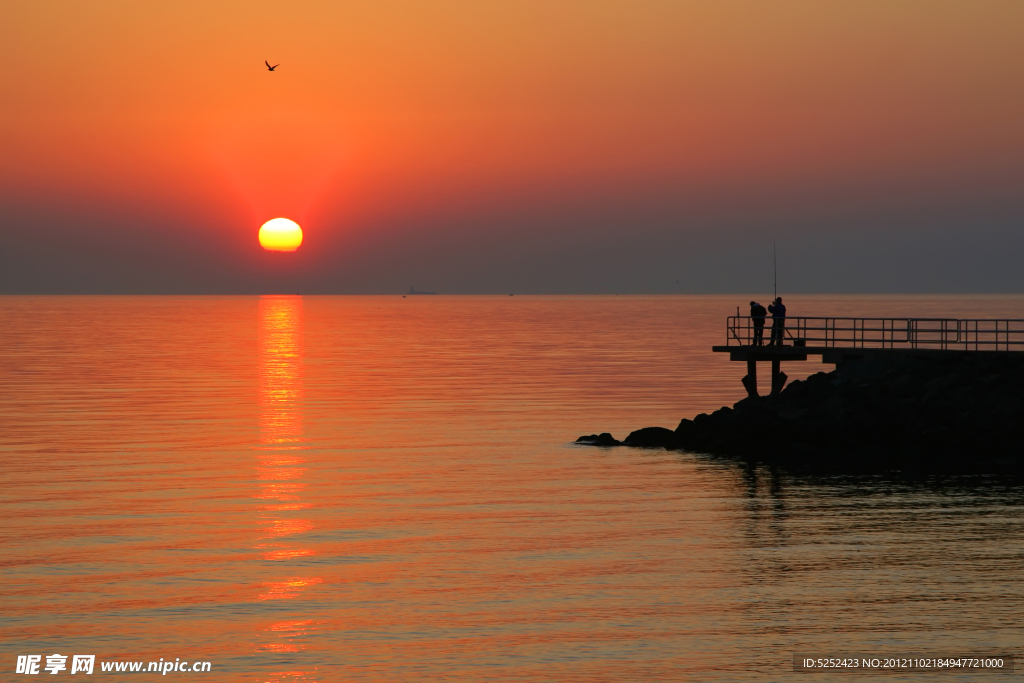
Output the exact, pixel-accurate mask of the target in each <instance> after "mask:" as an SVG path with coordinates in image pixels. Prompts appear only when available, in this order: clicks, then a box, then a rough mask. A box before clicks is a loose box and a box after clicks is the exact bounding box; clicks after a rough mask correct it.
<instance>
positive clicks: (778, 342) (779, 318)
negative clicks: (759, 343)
mask: <svg viewBox="0 0 1024 683" xmlns="http://www.w3.org/2000/svg"><path fill="white" fill-rule="evenodd" d="M768 312H769V313H771V314H772V338H771V341H769V342H768V346H782V337H783V333H784V332H785V327H786V307H785V305H783V303H782V297H781V296H779V297H776V298H775V302H774V303H771V304H769V305H768Z"/></svg>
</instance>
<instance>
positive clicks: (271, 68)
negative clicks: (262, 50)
mask: <svg viewBox="0 0 1024 683" xmlns="http://www.w3.org/2000/svg"><path fill="white" fill-rule="evenodd" d="M263 63H264V64H266V65H267V70H268V71H273V70H274V69H276V68H277V67H279V66H281V65H280V64H275V65H274V66H270V62H268V61H267V60H265V59H264V60H263Z"/></svg>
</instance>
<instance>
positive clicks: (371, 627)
mask: <svg viewBox="0 0 1024 683" xmlns="http://www.w3.org/2000/svg"><path fill="white" fill-rule="evenodd" d="M751 298H754V297H752V296H750V295H746V296H564V297H562V296H465V297H458V296H440V295H439V296H405V297H403V296H401V295H396V296H251V297H245V296H238V297H218V296H38V297H37V296H5V297H0V320H2V327H0V330H2V332H0V335H2V336H0V458H2V461H0V462H2V468H3V470H2V471H3V476H2V481H3V484H2V486H0V680H12V681H15V680H36V679H34V678H28V679H26V678H25V675H26V674H25V673H18V671H19V667H20V668H21V669H22V670H27V669H30V668H31V667H32V666H33V662H35V666H36V667H37V668H38V670H39V674H38V675H40V676H45V677H46V678H47V680H50V679H51V676H53V677H54V678H52V680H64V679H65V677H71V678H77V679H78V680H88V679H89V678H90V676H96V677H99V678H101V679H102V678H106V677H110V676H114V677H115V678H116V677H117V676H118V674H119V673H120V675H121V676H128V677H129V678H130V679H133V680H136V679H137V680H155V679H157V678H159V679H161V680H169V681H170V680H175V679H179V680H180V679H187V680H192V681H218V682H221V681H253V682H262V683H278V682H280V683H284V682H299V681H711V682H715V681H788V680H793V679H794V678H796V679H797V680H809V681H833V680H834V681H839V680H842V681H847V680H851V676H852V675H854V674H852V673H851V672H850V670H849V669H848V668H846V669H843V668H839V669H831V668H828V669H819V670H817V671H815V672H812V673H806V672H800V673H796V672H795V671H794V661H796V660H797V659H799V660H801V661H802V660H804V659H812V660H817V659H821V660H822V661H825V660H829V659H832V660H846V661H847V662H849V661H850V660H851V659H852V660H855V661H857V662H858V663H860V662H864V661H865V658H866V659H867V660H868V661H870V659H874V658H892V659H904V658H906V659H911V658H919V659H922V660H924V659H928V660H929V661H936V660H943V661H946V664H947V665H944V667H943V668H941V670H940V669H935V670H933V671H932V672H931V673H914V672H910V671H902V672H901V671H887V672H878V671H876V672H875V673H873V674H872V675H871V676H870V677H872V678H873V679H875V680H878V679H884V680H915V681H917V680H943V681H947V680H948V681H968V680H970V681H973V680H980V681H982V680H983V681H987V680H1003V679H1006V678H1007V676H1006V675H1005V674H1003V673H994V672H991V671H983V670H980V669H972V668H966V667H965V666H964V665H963V661H966V659H967V658H985V657H992V658H995V657H1000V658H1007V661H1009V658H1011V657H1012V656H1013V655H1014V653H1019V652H1020V650H1021V645H1022V642H1024V486H1020V485H1019V484H1018V482H1016V481H1014V480H1007V479H1005V478H1001V477H997V476H964V477H954V476H943V477H913V476H910V475H903V474H901V473H899V472H887V473H879V474H877V475H872V476H838V475H837V476H825V475H814V476H807V475H800V474H794V473H790V472H786V471H784V470H778V469H773V468H769V467H765V466H757V465H748V464H746V463H743V462H736V461H732V460H728V459H722V458H716V457H712V456H709V455H705V454H699V453H685V452H668V451H664V450H639V449H630V448H625V447H622V448H606V449H605V448H595V447H585V446H578V445H575V444H574V443H573V441H574V440H575V439H576V438H577V437H578V436H581V435H585V434H592V433H598V432H611V433H613V434H614V436H616V437H617V438H620V439H621V438H623V437H625V436H626V435H627V434H628V433H629V432H630V431H632V430H634V429H638V428H641V427H647V426H654V425H660V426H665V427H671V428H674V427H675V426H676V425H677V424H678V422H679V420H680V419H681V418H684V417H689V418H692V417H694V416H695V415H697V414H698V413H702V412H710V411H713V410H715V409H717V408H719V407H721V406H723V405H730V404H732V403H734V402H736V401H738V400H739V399H741V398H742V397H743V395H744V391H743V387H742V385H741V383H740V378H741V377H742V376H743V375H744V374H745V367H744V365H743V364H742V363H732V362H730V361H729V359H728V357H727V355H725V354H716V353H712V352H711V347H712V346H713V345H715V344H723V343H725V328H726V325H725V323H726V316H728V315H734V314H735V313H736V311H737V307H738V308H739V310H740V312H745V311H746V310H747V309H748V303H749V301H750V299H751ZM770 298H771V297H770V296H767V295H761V296H760V299H761V300H762V303H764V302H765V300H768V299H770ZM786 303H787V305H788V308H789V314H790V315H832V316H843V315H847V316H848V315H872V316H917V317H974V318H1005V317H1010V318H1024V297H1021V296H953V297H940V296H847V297H841V296H796V295H795V296H787V297H786ZM830 369H831V366H825V365H822V364H821V363H820V362H817V361H814V360H812V361H808V362H803V363H801V362H794V363H788V364H784V366H783V370H784V371H785V372H786V373H787V374H788V375H789V376H790V378H791V380H792V379H799V378H801V377H806V376H807V375H809V374H812V373H814V372H821V371H828V370H830ZM770 436H771V435H766V438H770ZM76 655H77V656H81V655H85V656H89V655H92V656H93V657H94V659H93V665H94V667H95V670H94V673H92V674H86V673H84V671H76V672H75V673H74V674H72V668H73V663H74V662H76V661H78V660H76V659H75V656H76ZM33 657H35V658H36V659H32V658H33ZM62 657H63V658H65V659H64V660H62V659H61V658H62ZM953 658H960V659H958V660H957V661H961V663H960V664H957V665H952V664H949V663H948V660H952V659H953ZM135 662H139V663H141V664H140V666H141V667H142V670H141V671H140V672H139V673H136V674H134V675H131V674H130V673H129V672H131V668H130V667H131V666H133V663H135ZM151 662H153V663H156V664H157V665H158V666H157V668H158V669H159V673H154V672H152V671H150V670H149V669H148V668H147V667H149V666H150V663H151ZM87 663H88V661H87V659H83V660H81V662H79V665H80V666H83V667H84V666H85V664H87ZM195 663H200V664H201V665H203V666H205V667H207V668H208V670H206V671H203V670H202V667H200V670H199V671H193V670H192V667H193V666H194V665H195ZM48 665H50V666H52V667H53V668H54V671H53V672H52V673H51V671H50V670H48V669H46V667H47V666H48ZM61 666H63V667H64V668H60V667H61ZM117 666H122V667H123V668H125V671H123V672H119V670H118V669H117V668H116V667H117ZM864 666H867V665H864ZM1019 666H1024V662H1020V663H1019ZM105 667H107V668H110V669H111V670H109V671H108V670H107V668H105ZM168 668H169V669H170V670H168ZM182 669H187V671H185V670H182ZM1018 674H1019V672H1018ZM29 675H31V672H30V671H29Z"/></svg>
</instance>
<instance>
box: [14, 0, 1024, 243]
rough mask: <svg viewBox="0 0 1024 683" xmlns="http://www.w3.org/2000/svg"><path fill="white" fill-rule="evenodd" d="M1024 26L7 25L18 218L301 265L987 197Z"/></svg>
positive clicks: (903, 19)
mask: <svg viewBox="0 0 1024 683" xmlns="http://www.w3.org/2000/svg"><path fill="white" fill-rule="evenodd" d="M1021 26H1024V4H1021V3H1015V2H970V3H968V2H937V1H934V0H929V1H922V2H892V1H891V0H887V1H884V2H864V1H858V2H830V3H819V2H772V3H765V2H727V1H723V2H717V1H716V2H682V1H679V0H672V1H668V0H666V1H661V2H652V1H643V0H632V1H629V2H625V1H624V2H594V1H593V0H590V1H587V2H556V3H551V2H539V1H538V2H531V1H517V2H509V3H480V2H475V1H470V0H452V1H449V2H400V1H398V2H386V1H385V2H365V3H337V2H327V1H323V2H292V3H278V2H273V3H272V2H219V3H210V2H191V1H183V2H174V3H138V2H127V1H126V2H104V1H97V2H90V3H67V2H49V1H46V0H42V1H37V2H31V3H16V4H15V5H13V6H11V7H9V8H6V9H5V18H4V21H3V22H2V23H0V59H2V63H3V64H4V69H3V70H2V71H0V92H2V97H0V124H2V126H0V147H2V149H3V150H4V153H3V155H2V156H0V183H2V187H0V199H2V200H3V201H5V202H7V203H11V202H14V203H15V204H17V205H18V207H19V211H22V212H25V211H27V212H28V213H31V212H32V206H33V202H35V203H39V204H46V205H51V206H52V204H53V203H54V200H55V199H56V200H58V201H59V202H64V203H69V204H71V205H75V206H86V205H88V206H89V207H90V208H89V209H88V211H89V212H92V214H95V213H96V212H99V213H103V212H104V211H110V212H113V213H117V212H118V211H122V212H123V211H126V210H127V209H126V208H125V207H133V208H132V209H131V210H132V211H133V212H134V213H133V214H132V215H133V216H136V219H134V220H139V219H138V218H137V217H138V216H145V215H147V212H153V213H154V214H155V213H160V212H165V213H166V212H179V213H180V214H182V215H188V216H195V217H200V218H201V219H206V220H208V221H209V224H210V226H211V227H209V228H208V229H211V230H216V231H217V233H218V235H219V239H224V240H227V241H229V242H230V241H232V240H236V239H237V240H238V241H239V244H240V247H239V248H240V249H245V250H248V249H252V248H257V249H258V245H255V234H256V230H258V227H259V225H260V224H261V223H262V222H263V221H265V220H267V219H268V218H272V217H275V216H278V215H283V216H287V217H290V218H294V219H295V220H298V221H299V222H300V223H302V224H303V228H304V230H305V231H306V235H307V243H306V245H307V247H306V248H309V246H311V245H315V244H316V243H317V241H318V240H320V241H321V242H324V241H328V240H333V241H334V243H338V244H341V243H344V242H345V240H346V239H349V238H351V239H356V236H358V235H360V234H364V233H366V234H369V233H372V232H373V231H374V230H384V229H385V228H383V227H374V226H381V225H384V224H385V223H387V224H388V225H404V224H408V225H409V226H412V225H413V224H414V223H415V220H413V219H411V218H409V217H411V216H424V215H430V216H435V217H440V218H439V219H438V220H440V221H441V222H444V220H445V217H452V220H455V218H454V217H455V216H463V217H464V216H466V215H471V216H478V217H480V216H482V217H483V218H481V219H480V220H481V221H483V222H486V216H487V215H488V211H497V210H498V209H497V208H494V207H499V206H515V207H520V208H521V207H523V206H527V207H528V206H531V205H535V206H537V207H550V206H552V204H554V205H560V204H565V205H566V206H572V207H579V206H580V205H586V204H587V202H588V201H589V199H590V198H592V197H595V196H597V197H601V198H602V200H609V198H614V200H615V201H616V202H618V203H620V204H622V203H624V204H626V205H630V204H631V203H632V204H635V205H636V207H638V208H637V211H640V213H643V212H644V211H645V210H647V209H644V208H643V207H645V206H646V207H650V206H654V205H656V204H657V203H658V201H660V198H664V197H673V196H677V195H678V194H679V193H680V192H682V193H684V194H687V193H689V194H688V195H687V196H691V195H692V196H696V197H703V198H705V199H706V198H707V197H709V196H719V195H728V196H734V195H735V194H736V193H740V194H741V195H742V194H744V193H750V194H749V196H751V197H760V198H761V199H758V200H757V202H762V201H763V200H764V197H779V196H782V197H786V196H793V197H802V196H804V195H805V193H807V192H811V193H812V194H814V193H816V192H818V193H823V194H822V196H826V197H831V198H835V197H839V198H844V197H846V198H847V199H849V196H850V193H851V192H852V193H853V194H854V195H857V196H858V197H860V199H859V200H858V201H860V200H861V199H863V198H864V196H868V197H869V198H882V199H884V198H886V197H890V198H891V197H892V196H894V195H895V196H909V195H914V196H918V195H920V194H924V195H929V194H931V195H936V196H948V195H949V193H950V192H952V193H954V194H956V193H960V194H965V195H966V196H970V197H973V196H974V195H975V194H978V193H981V195H985V196H988V195H987V194H986V193H988V194H991V193H992V192H996V193H997V194H998V193H999V192H1002V191H1003V189H1002V188H1001V187H998V186H1000V183H1003V182H1006V183H1008V184H1009V185H1014V183H1015V181H1016V180H1017V179H1020V178H1021V169H1022V166H1024V165H1022V163H1021V159H1022V156H1021V153H1022V152H1024V126H1021V123H1020V122H1021V120H1022V115H1024V41H1022V40H1020V27H1021ZM264 59H269V60H271V63H277V62H280V63H281V66H280V67H279V68H278V70H277V72H275V73H269V72H268V71H267V70H266V69H265V68H264V67H263V60H264ZM994 185H995V186H997V187H996V188H995V189H993V186H994ZM1013 191H1014V192H1015V191H1016V190H1013ZM829 201H832V200H831V199H829ZM758 206H760V204H759V205H758ZM26 207H28V208H26ZM591 209H593V207H591ZM573 210H575V209H573ZM594 210H596V209H594ZM538 211H541V208H538ZM599 212H600V211H599ZM403 217H405V218H404V219H403ZM662 218H663V219H664V220H666V221H673V222H676V223H678V224H682V225H686V224H687V222H688V217H687V215H685V213H684V214H678V213H673V212H671V211H669V213H668V214H666V215H665V216H663V217H662ZM403 220H405V223H403ZM587 220H589V219H588V218H586V216H584V215H580V216H579V217H578V218H577V219H574V220H568V223H570V224H573V226H572V227H571V229H570V231H575V232H574V233H573V234H579V233H580V231H581V230H582V232H583V234H585V233H586V230H585V228H581V227H580V225H582V224H584V223H586V221H587ZM388 221H390V223H389V222H388ZM143 222H145V221H143ZM690 222H691V223H696V222H699V221H697V220H696V219H694V220H693V221H690ZM5 228H6V229H8V230H14V229H16V226H13V227H12V226H9V225H8V226H5ZM69 229H70V228H69ZM139 229H140V230H144V229H145V228H144V227H142V228H139ZM390 229H396V228H390ZM408 229H413V228H412V227H409V228H408ZM469 229H471V228H467V230H469ZM609 229H612V228H609Z"/></svg>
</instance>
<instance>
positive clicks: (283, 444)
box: [255, 296, 322, 680]
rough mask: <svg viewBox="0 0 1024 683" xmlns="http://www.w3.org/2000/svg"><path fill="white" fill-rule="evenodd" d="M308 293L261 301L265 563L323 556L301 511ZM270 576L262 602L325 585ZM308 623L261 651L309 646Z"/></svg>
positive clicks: (274, 637)
mask: <svg viewBox="0 0 1024 683" xmlns="http://www.w3.org/2000/svg"><path fill="white" fill-rule="evenodd" d="M302 350H303V340H302V298H301V297H298V296H295V297H291V296H280V297H279V296H272V297H271V296H265V297H261V298H260V302H259V409H260V444H259V448H258V453H257V456H256V458H257V464H256V468H255V469H256V480H257V482H258V485H259V491H258V492H257V493H256V498H257V500H259V501H260V503H259V505H258V509H259V511H260V522H259V525H260V536H259V540H258V542H257V544H256V546H255V547H256V549H257V550H259V551H261V556H262V558H263V559H264V560H267V561H270V562H288V561H290V560H297V559H299V558H307V557H310V556H313V555H315V554H316V553H315V551H314V550H312V549H310V548H304V547H301V541H299V539H298V538H297V537H298V536H300V535H301V534H304V533H307V532H309V531H312V530H313V528H314V524H313V522H312V520H310V519H306V518H303V517H299V516H295V515H294V514H289V513H297V512H300V511H302V510H308V509H309V508H310V507H311V505H310V504H309V503H306V502H303V501H302V499H301V494H302V492H303V491H304V490H305V489H306V486H307V483H306V482H305V481H303V478H304V477H305V476H306V474H307V472H308V468H307V467H304V465H305V463H306V459H305V458H304V457H303V451H304V450H305V448H306V445H305V440H304V438H303V425H302V408H303V376H302ZM295 569H297V568H293V569H292V571H291V572H289V573H290V574H291V575H290V576H288V577H287V578H284V579H281V580H276V581H267V582H264V583H263V584H262V587H261V588H262V589H261V592H260V593H259V595H258V599H259V600H260V601H280V600H295V599H296V598H298V597H299V595H300V594H301V593H302V592H303V591H305V590H306V589H307V588H309V587H311V586H315V585H317V584H319V583H321V582H322V579H321V578H320V577H317V576H313V577H308V576H296V575H295ZM311 623H312V622H311V621H308V620H301V619H296V620H293V621H284V622H278V623H275V624H271V625H270V626H268V627H267V628H266V629H264V632H265V637H266V638H267V639H268V640H269V642H264V643H261V644H259V645H258V646H257V647H256V650H257V651H258V652H273V653H279V654H284V653H293V652H299V651H300V650H303V649H305V645H304V644H303V643H302V638H303V637H304V636H305V635H306V634H307V633H308V632H309V630H310V624H311ZM313 675H315V674H314V672H312V671H300V670H292V671H285V672H280V673H278V674H275V679H274V680H283V679H290V680H312V679H311V678H310V676H313Z"/></svg>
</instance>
